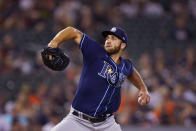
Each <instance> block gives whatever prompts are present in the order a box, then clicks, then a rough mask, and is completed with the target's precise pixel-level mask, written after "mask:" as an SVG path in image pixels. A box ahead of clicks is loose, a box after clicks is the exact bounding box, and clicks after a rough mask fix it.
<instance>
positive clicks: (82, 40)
mask: <svg viewBox="0 0 196 131" xmlns="http://www.w3.org/2000/svg"><path fill="white" fill-rule="evenodd" d="M85 37H86V35H85V34H83V36H82V39H81V41H80V45H79V48H80V49H82V46H83V42H84V38H85Z"/></svg>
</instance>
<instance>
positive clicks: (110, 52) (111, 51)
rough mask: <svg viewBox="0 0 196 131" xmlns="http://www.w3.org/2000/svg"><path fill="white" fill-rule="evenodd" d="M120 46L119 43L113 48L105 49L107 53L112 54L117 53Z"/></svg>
mask: <svg viewBox="0 0 196 131" xmlns="http://www.w3.org/2000/svg"><path fill="white" fill-rule="evenodd" d="M120 47H121V44H120V45H119V46H117V47H115V48H113V49H110V50H106V49H105V50H106V52H107V53H108V55H113V54H117V53H118V52H119V51H120Z"/></svg>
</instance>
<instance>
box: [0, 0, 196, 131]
mask: <svg viewBox="0 0 196 131" xmlns="http://www.w3.org/2000/svg"><path fill="white" fill-rule="evenodd" d="M67 26H73V27H75V28H78V29H79V30H81V31H82V32H85V33H86V34H88V35H89V36H91V37H93V38H94V39H96V40H98V41H100V42H101V43H103V42H104V39H103V38H102V37H101V34H100V32H101V31H102V30H104V29H110V28H111V27H112V26H120V27H122V28H125V30H126V31H127V33H128V37H129V44H128V48H127V49H126V53H125V54H124V56H126V57H128V58H130V59H131V60H132V62H133V63H134V65H135V67H136V68H137V69H138V70H139V71H140V73H141V75H142V76H143V78H144V80H145V82H146V84H147V86H148V88H149V90H150V93H151V102H150V104H148V105H146V106H143V107H141V106H139V105H138V103H137V90H136V88H134V87H133V86H132V85H130V84H128V82H125V84H124V86H123V88H122V103H121V106H120V109H119V110H118V112H117V113H116V119H117V121H118V122H119V123H120V124H121V125H122V127H123V130H125V131H126V130H127V131H129V130H138V131H143V130H145V131H148V130H149V131H153V130H156V131H159V130H160V131H162V130H167V131H169V130H171V131H175V130H178V131H181V130H187V131H188V130H195V126H196V59H195V57H196V0H105V1H104V0H0V131H11V130H12V131H49V129H50V128H51V127H52V126H53V125H54V124H56V123H58V122H59V121H60V120H62V118H63V117H64V116H65V115H66V114H67V113H68V112H69V108H70V105H71V101H72V99H73V96H74V92H75V90H76V88H77V85H78V81H79V77H80V73H81V64H82V56H81V53H80V50H79V49H78V47H77V46H76V45H74V44H71V43H72V42H71V41H70V42H67V43H66V44H64V45H63V46H62V48H63V49H64V50H65V52H66V53H67V54H68V55H69V56H70V57H71V60H72V62H71V64H70V65H69V67H68V68H67V69H66V70H65V71H63V72H54V71H51V70H49V69H47V68H45V67H44V66H43V64H42V61H41V59H40V50H41V49H42V48H43V47H44V46H46V45H47V43H48V42H49V41H50V40H51V39H52V38H53V37H54V36H55V34H56V33H57V32H58V31H60V30H62V29H64V28H65V27H67Z"/></svg>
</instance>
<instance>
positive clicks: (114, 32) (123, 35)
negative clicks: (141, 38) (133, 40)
mask: <svg viewBox="0 0 196 131" xmlns="http://www.w3.org/2000/svg"><path fill="white" fill-rule="evenodd" d="M102 35H103V37H104V38H106V37H107V35H115V36H116V37H118V38H119V39H121V40H122V41H123V42H124V43H126V44H127V39H128V38H127V34H126V32H125V31H124V30H123V29H122V28H119V27H112V29H110V30H109V31H103V32H102Z"/></svg>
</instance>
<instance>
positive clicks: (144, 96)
mask: <svg viewBox="0 0 196 131" xmlns="http://www.w3.org/2000/svg"><path fill="white" fill-rule="evenodd" d="M149 102H150V95H149V93H148V91H146V90H145V91H142V90H140V92H139V95H138V103H139V104H140V105H145V104H148V103H149Z"/></svg>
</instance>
